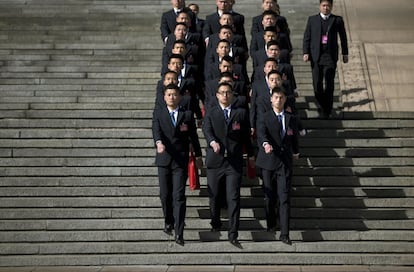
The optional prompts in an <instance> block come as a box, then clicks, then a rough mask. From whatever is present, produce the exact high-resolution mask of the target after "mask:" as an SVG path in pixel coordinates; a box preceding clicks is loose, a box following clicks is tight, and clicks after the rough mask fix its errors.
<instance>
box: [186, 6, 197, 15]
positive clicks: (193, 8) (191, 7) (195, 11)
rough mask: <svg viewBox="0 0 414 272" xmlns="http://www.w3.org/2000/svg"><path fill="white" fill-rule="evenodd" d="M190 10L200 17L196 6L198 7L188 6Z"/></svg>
mask: <svg viewBox="0 0 414 272" xmlns="http://www.w3.org/2000/svg"><path fill="white" fill-rule="evenodd" d="M188 7H189V8H190V9H191V11H192V12H193V13H194V14H195V15H196V16H197V15H198V12H199V10H198V7H197V6H196V5H190V6H188Z"/></svg>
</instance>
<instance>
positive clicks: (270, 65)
mask: <svg viewBox="0 0 414 272" xmlns="http://www.w3.org/2000/svg"><path fill="white" fill-rule="evenodd" d="M272 70H277V63H276V62H275V61H267V62H266V63H265V65H264V67H263V72H264V74H265V75H267V74H268V73H269V72H270V71H272Z"/></svg>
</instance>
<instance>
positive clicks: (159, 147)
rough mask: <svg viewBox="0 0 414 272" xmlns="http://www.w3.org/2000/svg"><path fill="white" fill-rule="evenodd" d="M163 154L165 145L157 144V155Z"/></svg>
mask: <svg viewBox="0 0 414 272" xmlns="http://www.w3.org/2000/svg"><path fill="white" fill-rule="evenodd" d="M164 152H165V145H163V144H162V143H157V153H159V154H161V153H164Z"/></svg>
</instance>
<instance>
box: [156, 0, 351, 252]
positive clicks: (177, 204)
mask: <svg viewBox="0 0 414 272" xmlns="http://www.w3.org/2000/svg"><path fill="white" fill-rule="evenodd" d="M214 1H215V3H216V11H215V12H213V13H212V14H210V15H208V16H206V19H205V20H202V19H200V18H198V13H199V7H198V5H197V4H194V3H192V4H190V5H189V6H188V7H186V5H185V1H184V0H171V4H172V7H173V8H172V9H171V10H169V11H167V12H165V13H163V15H162V17H161V27H160V29H161V38H162V41H163V43H164V45H165V47H164V49H163V68H162V79H161V80H160V81H159V82H158V85H157V91H156V92H157V93H156V103H155V108H154V114H153V136H154V143H155V146H156V151H157V154H156V165H157V166H158V173H159V181H160V198H161V203H162V207H163V212H164V218H165V226H164V232H166V233H167V234H170V235H172V230H173V229H174V230H175V241H176V243H177V244H180V245H184V238H183V229H184V219H185V190H184V189H185V182H186V179H187V166H188V160H189V155H188V154H189V151H190V147H189V146H190V145H191V149H192V150H193V151H194V153H195V156H196V157H197V166H198V167H202V166H203V161H202V159H201V149H200V143H199V139H198V136H197V132H196V130H197V126H202V131H203V133H204V136H205V139H206V142H207V147H206V159H205V164H206V168H207V185H208V193H209V204H210V215H211V227H212V228H211V231H213V232H218V231H220V230H221V228H222V222H221V219H220V210H221V208H222V206H223V200H222V198H225V200H226V201H225V202H226V204H225V206H226V207H227V212H228V218H229V220H228V240H229V242H230V243H231V244H232V245H234V246H236V247H239V248H241V244H240V242H239V240H238V230H239V224H240V187H241V181H242V173H243V166H244V164H245V160H244V159H243V158H244V154H247V159H248V160H249V163H250V164H251V165H254V164H256V166H257V167H258V168H259V169H260V170H261V171H260V173H261V178H262V180H263V190H264V196H265V203H264V206H265V211H266V221H267V231H269V232H275V231H276V221H277V219H278V220H279V227H280V236H279V238H280V240H281V241H282V242H283V243H286V244H291V240H290V237H289V210H290V194H289V191H290V187H291V179H292V168H293V160H294V159H298V157H299V147H298V137H299V135H300V130H301V124H300V120H299V118H298V116H297V111H296V107H295V97H296V95H297V92H296V91H297V90H296V89H297V86H296V81H295V77H294V73H293V67H292V65H291V64H290V57H291V53H292V46H291V42H290V31H289V27H288V24H287V21H286V18H285V17H283V16H281V15H280V12H279V11H280V10H279V6H278V5H277V2H276V0H262V8H263V13H262V14H260V15H258V16H256V17H254V18H253V21H252V29H251V36H252V40H251V43H250V51H249V50H248V46H247V41H246V38H245V28H244V20H245V18H244V16H243V15H241V14H239V13H237V12H235V11H234V10H233V5H234V4H235V0H214ZM331 7H332V0H320V14H318V15H316V16H311V17H310V18H309V20H308V26H307V28H306V31H305V35H304V49H303V50H304V57H303V58H304V60H305V61H308V60H310V61H311V65H312V75H313V80H314V86H315V95H316V98H317V100H318V102H319V104H320V106H321V108H322V112H323V113H324V114H325V115H327V114H330V110H331V109H332V106H331V107H330V108H329V101H330V100H329V99H331V97H330V96H329V95H328V94H327V93H329V92H330V91H331V89H330V88H332V87H333V85H332V84H333V79H331V78H330V76H331V74H332V69H333V74H335V68H336V60H337V56H336V58H335V57H332V56H331V55H332V54H336V55H337V54H338V46H337V35H338V33H339V34H340V37H341V42H342V41H343V40H344V42H342V46H343V47H346V34H344V31H345V30H344V26H343V20H342V18H341V17H339V16H335V15H333V14H330V8H331ZM323 14H325V15H326V14H329V15H326V17H328V16H329V17H330V19H328V20H326V22H325V20H323V21H322V19H321V18H322V17H323V16H322V15H323ZM317 19H318V20H319V21H317ZM318 35H319V37H315V36H318ZM328 37H329V38H328ZM316 43H317V44H318V45H316ZM335 44H336V49H335ZM344 50H345V51H344ZM346 50H347V49H344V48H343V49H342V53H343V55H344V62H345V61H346V60H347V57H345V56H346V55H347V51H346ZM249 57H250V58H252V62H253V68H254V69H253V70H254V72H253V75H252V76H251V77H249V76H248V75H247V69H246V61H247V59H248V58H249ZM323 77H325V78H326V82H327V83H326V87H325V88H324V87H323V84H321V83H320V82H321V81H322V79H321V78H323ZM332 93H333V89H332ZM331 100H332V99H331ZM201 121H202V122H201ZM201 123H202V125H201ZM256 156H257V159H255V157H256ZM222 191H225V196H223V193H222ZM276 207H277V208H278V209H279V212H278V215H279V216H278V218H277V216H276V212H275V208H276Z"/></svg>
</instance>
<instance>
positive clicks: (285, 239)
mask: <svg viewBox="0 0 414 272" xmlns="http://www.w3.org/2000/svg"><path fill="white" fill-rule="evenodd" d="M280 241H282V243H284V244H287V245H291V244H292V240H290V238H289V236H287V235H281V236H280Z"/></svg>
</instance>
